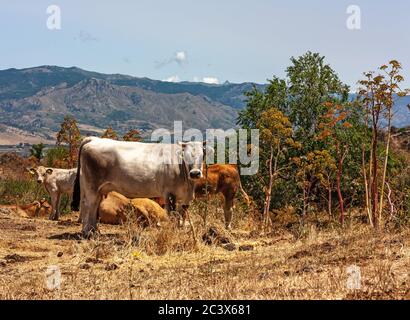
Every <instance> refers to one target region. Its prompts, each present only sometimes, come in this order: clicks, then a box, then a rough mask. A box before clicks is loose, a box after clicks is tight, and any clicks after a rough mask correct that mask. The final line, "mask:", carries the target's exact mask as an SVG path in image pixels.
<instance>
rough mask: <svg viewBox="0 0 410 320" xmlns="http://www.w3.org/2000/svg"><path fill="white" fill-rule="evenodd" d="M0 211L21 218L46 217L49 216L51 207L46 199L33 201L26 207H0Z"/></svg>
mask: <svg viewBox="0 0 410 320" xmlns="http://www.w3.org/2000/svg"><path fill="white" fill-rule="evenodd" d="M0 210H1V211H7V212H10V211H12V212H13V213H15V214H17V215H18V216H20V217H23V218H36V217H47V216H49V215H50V214H51V210H52V209H51V206H50V204H49V203H48V202H47V201H46V199H41V200H40V201H34V202H32V203H30V204H27V205H2V206H0Z"/></svg>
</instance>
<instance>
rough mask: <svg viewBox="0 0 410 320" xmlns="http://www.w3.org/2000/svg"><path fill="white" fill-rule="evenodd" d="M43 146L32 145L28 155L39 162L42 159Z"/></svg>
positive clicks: (40, 144) (41, 144)
mask: <svg viewBox="0 0 410 320" xmlns="http://www.w3.org/2000/svg"><path fill="white" fill-rule="evenodd" d="M44 148H45V145H44V144H43V143H39V144H33V145H32V146H31V148H30V155H32V156H33V157H35V158H36V159H37V160H41V159H42V158H43V152H44Z"/></svg>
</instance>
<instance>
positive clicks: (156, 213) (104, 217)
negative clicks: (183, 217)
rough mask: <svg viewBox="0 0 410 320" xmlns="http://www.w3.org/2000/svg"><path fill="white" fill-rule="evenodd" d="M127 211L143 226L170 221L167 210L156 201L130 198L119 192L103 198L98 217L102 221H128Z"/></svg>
mask: <svg viewBox="0 0 410 320" xmlns="http://www.w3.org/2000/svg"><path fill="white" fill-rule="evenodd" d="M127 212H129V213H130V214H132V215H134V216H135V218H136V221H137V222H138V223H139V224H140V225H141V226H143V227H147V226H159V225H160V224H161V223H162V222H166V221H168V215H167V214H166V212H165V210H164V209H163V208H161V206H160V205H159V204H158V203H156V202H155V201H153V200H150V199H146V198H141V199H131V200H130V199H128V198H126V197H124V196H123V195H122V194H119V193H118V192H110V193H109V194H108V195H107V196H106V197H104V198H103V199H102V201H101V203H100V206H99V209H98V218H99V221H100V222H101V223H106V224H122V223H124V222H126V221H127Z"/></svg>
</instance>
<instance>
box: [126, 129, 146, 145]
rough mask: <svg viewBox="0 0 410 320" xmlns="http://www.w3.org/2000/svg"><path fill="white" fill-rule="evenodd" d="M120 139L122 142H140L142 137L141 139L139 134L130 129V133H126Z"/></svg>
mask: <svg viewBox="0 0 410 320" xmlns="http://www.w3.org/2000/svg"><path fill="white" fill-rule="evenodd" d="M122 139H123V140H124V141H137V142H138V141H141V140H142V137H141V132H139V131H138V130H137V129H132V130H130V131H128V132H127V133H126V134H125V135H124V136H123V137H122Z"/></svg>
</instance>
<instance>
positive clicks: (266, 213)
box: [263, 146, 274, 228]
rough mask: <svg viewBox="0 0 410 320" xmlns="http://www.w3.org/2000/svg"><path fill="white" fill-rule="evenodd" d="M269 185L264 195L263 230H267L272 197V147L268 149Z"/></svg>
mask: <svg viewBox="0 0 410 320" xmlns="http://www.w3.org/2000/svg"><path fill="white" fill-rule="evenodd" d="M268 163H269V183H268V187H267V189H266V194H265V207H264V210H263V216H264V226H265V228H268V225H269V211H270V202H271V197H272V186H273V177H274V173H273V147H272V146H271V147H270V157H269V161H268Z"/></svg>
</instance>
